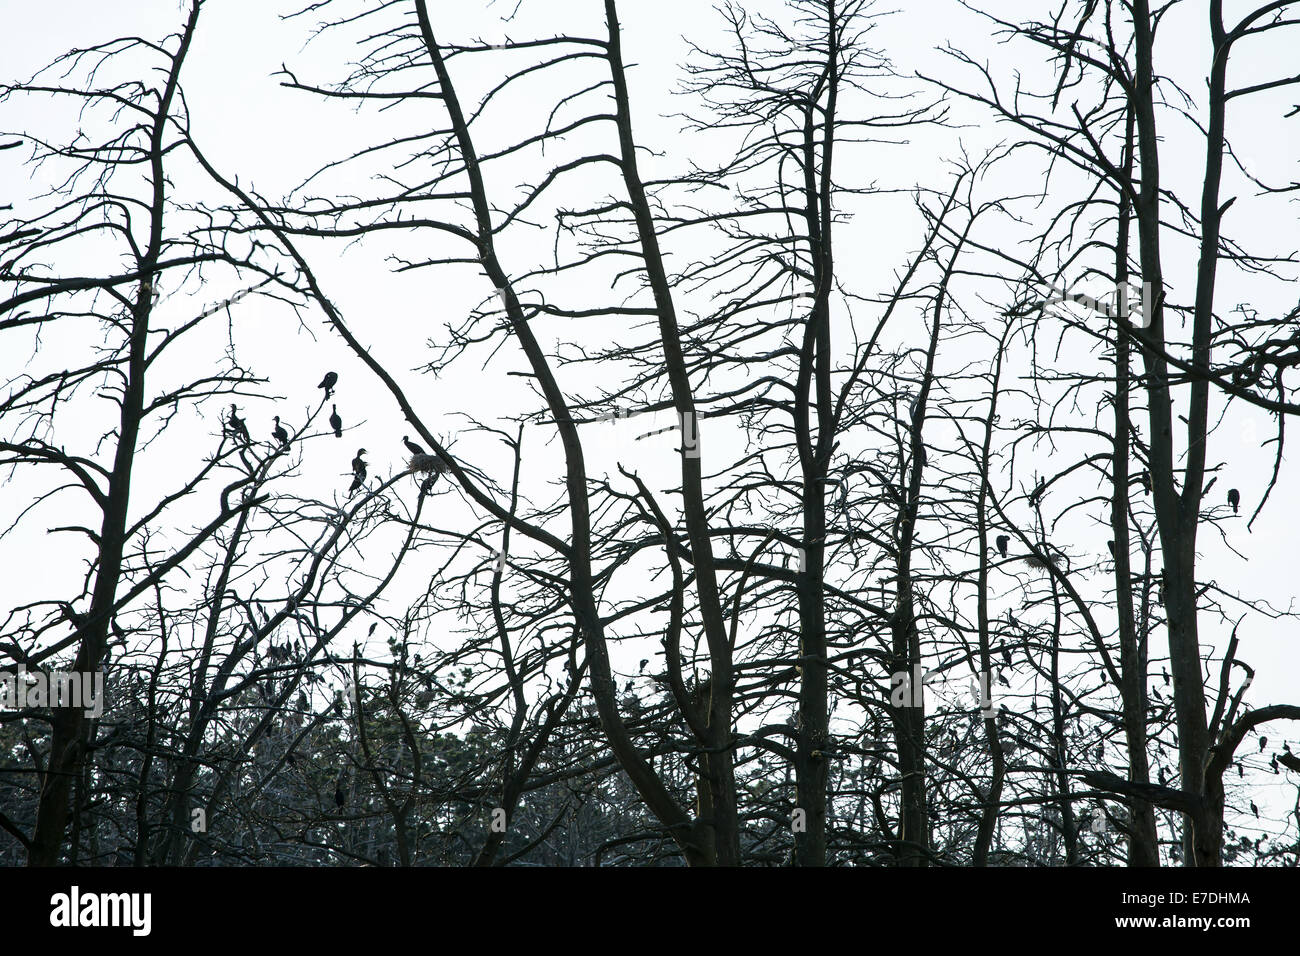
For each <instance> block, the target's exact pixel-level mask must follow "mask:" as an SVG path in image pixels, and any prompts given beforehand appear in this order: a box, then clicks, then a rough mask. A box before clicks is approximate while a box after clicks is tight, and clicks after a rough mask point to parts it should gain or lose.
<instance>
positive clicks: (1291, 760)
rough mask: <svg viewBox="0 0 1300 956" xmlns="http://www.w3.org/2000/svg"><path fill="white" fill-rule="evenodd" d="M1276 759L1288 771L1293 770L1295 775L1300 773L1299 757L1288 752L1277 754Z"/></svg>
mask: <svg viewBox="0 0 1300 956" xmlns="http://www.w3.org/2000/svg"><path fill="white" fill-rule="evenodd" d="M1277 759H1278V760H1280V761H1281V762H1282V766H1284V767H1286V768H1287V769H1288V770H1294V771H1295V772H1296V773H1300V757H1297V756H1296V755H1295V754H1293V753H1289V752H1288V753H1284V754H1278V755H1277Z"/></svg>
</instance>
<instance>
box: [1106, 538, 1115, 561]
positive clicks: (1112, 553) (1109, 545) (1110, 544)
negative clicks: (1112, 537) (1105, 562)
mask: <svg viewBox="0 0 1300 956" xmlns="http://www.w3.org/2000/svg"><path fill="white" fill-rule="evenodd" d="M1106 547H1107V548H1109V549H1110V559H1111V560H1112V561H1114V560H1115V542H1114V541H1107V542H1106Z"/></svg>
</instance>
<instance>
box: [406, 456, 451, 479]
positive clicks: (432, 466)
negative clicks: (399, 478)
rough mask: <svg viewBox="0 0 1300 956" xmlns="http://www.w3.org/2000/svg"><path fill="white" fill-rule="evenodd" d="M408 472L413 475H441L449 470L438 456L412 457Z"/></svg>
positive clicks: (408, 464) (408, 463)
mask: <svg viewBox="0 0 1300 956" xmlns="http://www.w3.org/2000/svg"><path fill="white" fill-rule="evenodd" d="M406 470H407V471H408V472H410V473H411V474H413V475H441V474H442V473H443V472H444V471H446V470H447V463H446V462H445V461H443V460H442V459H441V458H439V457H438V456H437V455H412V456H411V460H410V461H408V462H407V463H406Z"/></svg>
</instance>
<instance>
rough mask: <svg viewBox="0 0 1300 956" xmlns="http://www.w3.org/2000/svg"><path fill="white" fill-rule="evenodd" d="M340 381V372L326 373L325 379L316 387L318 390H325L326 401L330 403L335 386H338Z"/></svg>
mask: <svg viewBox="0 0 1300 956" xmlns="http://www.w3.org/2000/svg"><path fill="white" fill-rule="evenodd" d="M338 381H339V373H338V372H326V373H325V377H324V378H323V379H321V380H320V384H319V385H317V386H316V387H317V388H323V389H325V400H326V401H328V400H329V399H330V398H331V397H332V396H333V394H334V386H335V385H337V384H338Z"/></svg>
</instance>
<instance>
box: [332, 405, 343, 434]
mask: <svg viewBox="0 0 1300 956" xmlns="http://www.w3.org/2000/svg"><path fill="white" fill-rule="evenodd" d="M330 408H332V409H333V411H332V412H330V428H332V429H334V437H335V438H342V437H343V419H341V418H339V407H338V406H337V405H331V406H330Z"/></svg>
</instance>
